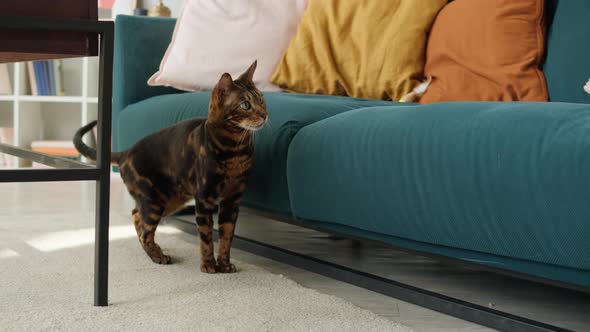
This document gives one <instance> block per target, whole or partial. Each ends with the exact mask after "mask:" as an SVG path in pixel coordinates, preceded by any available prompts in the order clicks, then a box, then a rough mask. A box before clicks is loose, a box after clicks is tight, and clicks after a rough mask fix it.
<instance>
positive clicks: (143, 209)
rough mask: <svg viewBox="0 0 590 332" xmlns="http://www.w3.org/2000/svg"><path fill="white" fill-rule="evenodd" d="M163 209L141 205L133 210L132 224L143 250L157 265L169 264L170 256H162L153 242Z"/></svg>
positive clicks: (145, 204)
mask: <svg viewBox="0 0 590 332" xmlns="http://www.w3.org/2000/svg"><path fill="white" fill-rule="evenodd" d="M163 210H164V209H163V208H161V207H160V206H159V205H157V204H149V203H143V204H141V206H140V208H139V209H134V210H133V212H134V213H133V224H134V225H135V230H136V231H137V235H138V238H139V242H140V243H141V246H142V247H143V250H145V252H146V253H147V254H148V256H149V257H150V258H151V259H152V261H154V263H157V264H169V263H170V261H171V259H170V256H167V255H164V253H163V252H162V249H161V248H160V246H159V245H158V244H157V243H156V242H155V240H154V238H155V235H156V228H157V227H158V224H159V223H160V219H161V217H162V212H163Z"/></svg>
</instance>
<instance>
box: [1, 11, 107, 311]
mask: <svg viewBox="0 0 590 332" xmlns="http://www.w3.org/2000/svg"><path fill="white" fill-rule="evenodd" d="M0 28H2V29H29V30H46V31H77V32H91V33H97V34H99V36H100V54H99V56H100V65H99V68H100V69H99V71H100V72H99V92H98V132H99V137H98V138H99V140H98V142H97V160H96V168H94V167H91V166H88V165H83V164H81V163H79V162H75V161H71V160H67V159H64V158H59V157H55V156H49V155H45V154H42V153H38V152H33V151H30V150H27V149H23V148H20V147H14V146H7V145H5V144H0V152H3V153H7V154H10V155H14V156H18V157H21V158H25V159H30V160H34V161H36V162H39V163H42V164H45V165H48V166H52V167H65V169H61V168H60V169H41V170H37V169H26V170H21V169H17V170H0V182H37V181H81V180H93V181H94V180H96V207H95V209H96V216H95V217H96V220H95V226H96V230H95V241H96V242H95V251H94V254H95V257H94V258H95V264H94V273H95V278H94V305H95V306H106V305H108V264H109V258H108V255H109V195H110V172H111V165H110V163H111V147H110V145H111V112H112V87H113V47H114V22H108V21H91V20H83V19H67V18H45V17H2V15H1V13H0Z"/></svg>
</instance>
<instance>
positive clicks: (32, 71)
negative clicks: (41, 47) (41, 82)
mask: <svg viewBox="0 0 590 332" xmlns="http://www.w3.org/2000/svg"><path fill="white" fill-rule="evenodd" d="M27 71H28V72H29V84H30V86H31V95H33V96H38V95H39V91H38V90H37V78H36V76H35V68H34V66H33V62H32V61H29V62H27Z"/></svg>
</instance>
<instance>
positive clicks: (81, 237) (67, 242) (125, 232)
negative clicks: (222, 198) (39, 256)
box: [0, 225, 180, 257]
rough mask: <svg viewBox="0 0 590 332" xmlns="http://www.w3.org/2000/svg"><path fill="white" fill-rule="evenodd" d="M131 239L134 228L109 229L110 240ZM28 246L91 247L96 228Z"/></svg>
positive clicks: (41, 238)
mask: <svg viewBox="0 0 590 332" xmlns="http://www.w3.org/2000/svg"><path fill="white" fill-rule="evenodd" d="M178 233H180V231H179V230H178V229H176V228H173V227H170V226H165V225H162V226H160V227H158V234H178ZM131 237H137V233H136V232H135V228H134V227H133V226H110V228H109V238H110V240H120V239H126V238H131ZM27 244H28V245H30V246H31V247H33V248H35V249H37V250H39V251H43V252H51V251H55V250H61V249H67V248H74V247H80V246H84V245H90V244H94V228H83V229H77V230H68V231H60V232H51V233H47V234H44V235H41V236H39V237H35V238H33V239H31V240H28V241H27ZM0 257H2V256H0Z"/></svg>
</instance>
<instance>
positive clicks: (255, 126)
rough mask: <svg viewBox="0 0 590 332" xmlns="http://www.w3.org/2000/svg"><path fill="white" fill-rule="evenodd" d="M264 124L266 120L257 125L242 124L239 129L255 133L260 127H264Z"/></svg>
mask: <svg viewBox="0 0 590 332" xmlns="http://www.w3.org/2000/svg"><path fill="white" fill-rule="evenodd" d="M265 123H266V119H264V120H262V121H260V122H259V123H257V124H255V125H252V124H250V123H242V124H240V127H242V128H244V129H246V130H250V131H257V130H260V129H262V127H264V124H265Z"/></svg>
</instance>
